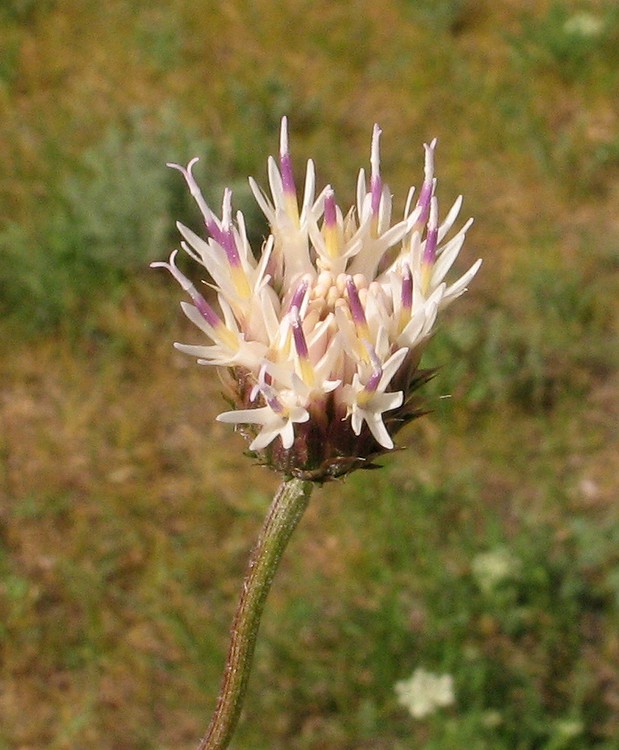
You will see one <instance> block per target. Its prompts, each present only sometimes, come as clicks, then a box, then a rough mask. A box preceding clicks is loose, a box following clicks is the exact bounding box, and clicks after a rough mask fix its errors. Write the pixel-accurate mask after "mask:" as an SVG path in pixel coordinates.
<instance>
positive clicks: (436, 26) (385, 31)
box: [0, 0, 619, 750]
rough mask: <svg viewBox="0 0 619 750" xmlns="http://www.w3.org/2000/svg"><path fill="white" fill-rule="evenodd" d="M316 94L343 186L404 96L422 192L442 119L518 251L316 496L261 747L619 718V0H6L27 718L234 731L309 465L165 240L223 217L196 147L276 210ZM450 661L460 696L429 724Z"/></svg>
mask: <svg viewBox="0 0 619 750" xmlns="http://www.w3.org/2000/svg"><path fill="white" fill-rule="evenodd" d="M283 114H287V115H288V116H289V121H290V130H291V143H292V149H293V157H294V159H295V164H296V168H297V169H298V173H299V175H300V174H301V170H302V168H303V164H304V162H305V160H306V159H307V158H308V157H313V158H315V160H316V162H317V168H318V178H319V185H320V186H322V185H324V184H326V183H327V182H329V183H332V184H333V185H334V186H335V188H336V191H337V193H338V196H340V197H341V200H342V203H343V204H350V203H352V201H353V199H354V185H355V179H356V173H357V170H358V169H359V167H360V166H364V167H367V164H368V160H369V145H370V137H371V129H372V125H373V123H374V122H378V123H380V125H381V127H382V129H383V132H384V135H383V139H382V172H383V176H384V178H385V179H386V180H387V181H388V182H389V184H390V186H391V189H392V191H393V193H394V195H395V203H396V210H398V211H401V210H402V208H403V204H404V199H405V196H406V191H407V189H408V187H409V185H410V184H416V185H419V184H420V182H421V178H422V167H423V151H422V147H421V146H422V143H423V141H427V140H429V139H431V138H432V137H434V136H437V137H438V139H439V148H438V152H437V174H438V178H439V184H438V195H439V200H441V201H442V206H443V209H445V208H446V207H447V206H448V205H450V203H451V201H452V200H453V199H454V198H455V197H456V196H457V195H458V194H459V193H460V192H462V193H463V194H464V196H465V204H464V218H466V217H468V216H469V215H472V216H474V217H475V219H476V223H475V225H474V227H473V229H472V230H471V232H470V234H469V239H468V241H467V244H466V245H465V248H464V250H463V252H462V258H461V259H460V260H459V261H458V264H459V265H458V268H459V269H460V270H461V271H464V270H465V269H466V268H468V266H469V265H470V264H471V263H472V262H473V261H474V260H475V259H476V258H477V257H480V256H481V257H483V258H484V265H483V267H482V270H481V272H480V274H479V277H478V278H477V279H476V280H475V281H474V283H473V284H472V285H471V286H472V288H471V291H470V292H469V293H468V294H467V295H466V296H465V297H464V298H463V299H462V300H460V301H459V302H458V303H457V304H456V305H454V306H453V308H451V309H450V310H449V311H448V313H447V315H446V316H445V318H444V320H443V323H442V326H441V327H440V330H439V332H438V333H437V335H436V336H435V338H434V340H433V341H432V342H431V344H430V346H429V348H428V353H427V358H426V363H427V364H428V365H440V366H441V369H440V371H439V374H438V376H437V377H436V378H435V380H434V381H432V382H431V383H430V384H429V385H428V386H427V387H426V390H425V393H426V398H427V404H428V408H429V409H431V410H432V413H431V414H430V415H429V416H427V417H425V418H424V419H423V420H420V421H418V422H415V423H413V425H411V426H410V427H409V428H408V431H407V432H406V433H404V434H403V435H402V436H401V440H400V442H401V443H402V444H404V445H406V446H408V449H407V450H406V451H402V452H399V453H397V454H395V455H394V456H392V457H389V458H388V459H385V460H384V462H383V463H384V464H385V468H384V469H382V470H381V471H377V472H368V473H366V474H363V475H361V474H358V475H354V476H352V477H350V478H349V479H348V480H346V481H344V482H338V483H334V484H332V485H329V486H326V487H324V488H323V489H321V490H319V491H317V492H316V493H315V495H314V497H313V500H312V503H311V507H310V509H309V511H308V513H307V515H306V517H305V518H304V519H303V522H302V523H301V526H300V528H299V529H298V531H297V533H296V535H295V537H294V539H293V541H292V543H291V546H290V548H289V549H288V551H287V554H286V558H285V560H284V563H283V566H282V569H281V571H280V573H279V574H278V577H277V579H276V581H275V586H274V590H273V592H272V595H271V598H270V601H269V605H268V607H267V613H266V616H265V620H264V622H263V627H262V631H261V637H260V642H259V646H258V651H257V659H256V666H255V670H254V674H253V676H252V678H251V681H250V688H249V697H248V701H247V706H246V709H245V711H244V714H243V719H242V722H241V726H240V729H239V732H238V735H237V737H236V739H235V741H234V743H233V746H232V747H233V748H236V749H237V750H245V749H247V748H251V750H263V749H266V748H270V749H272V750H279V749H282V750H283V748H286V749H287V750H319V749H320V750H321V749H323V748H329V749H330V750H358V749H365V750H407V749H408V748H425V749H426V750H452V749H453V750H456V749H457V750H460V749H461V748H462V747H467V748H469V750H486V749H487V750H503V748H504V749H505V750H508V749H509V750H529V749H531V750H533V749H538V748H539V749H540V750H541V749H543V750H564V749H566V750H567V749H572V748H574V749H581V750H584V749H585V748H599V749H604V750H611V749H614V748H619V627H618V626H619V509H618V506H617V502H616V501H617V487H618V481H617V476H618V474H619V472H618V468H619V457H618V447H619V435H618V424H619V420H618V417H619V399H618V395H619V378H618V376H617V364H618V348H619V347H618V339H619V326H618V322H617V321H618V317H617V312H618V309H619V302H618V299H619V297H618V292H619V219H618V211H617V207H618V205H619V181H618V178H619V7H618V6H617V3H616V1H615V0H590V1H589V2H587V1H585V0H582V1H580V0H573V1H572V0H569V1H568V0H565V2H546V1H545V0H535V1H533V0H522V1H519V0H495V1H494V2H490V0H479V1H474V0H436V1H435V2H432V0H417V1H415V0H384V1H383V2H381V3H378V2H375V1H372V0H351V2H327V1H326V0H315V1H314V2H309V1H308V0H287V1H285V2H281V3H276V2H272V1H271V2H270V1H269V0H229V1H228V2H222V3H220V2H211V1H209V0H203V2H200V1H199V0H167V1H166V2H164V1H163V0H149V1H148V2H145V0H136V1H135V2H129V1H128V0H107V2H105V3H101V2H94V0H62V2H60V0H2V3H1V4H0V153H1V154H2V158H1V159H0V311H1V321H0V373H1V375H0V377H1V383H0V648H1V658H0V749H1V750H38V749H39V748H49V749H50V750H83V749H84V748H97V750H141V749H142V748H143V749H144V750H146V749H147V748H148V750H154V749H158V750H172V748H174V750H181V749H185V748H186V749H187V750H189V749H190V748H193V747H195V745H196V740H197V738H198V737H199V736H200V735H201V733H202V732H203V731H204V729H205V727H206V724H207V722H208V719H209V716H210V712H211V710H212V708H213V706H214V702H215V697H216V693H217V689H218V685H219V679H220V673H221V670H222V666H223V658H224V654H225V650H226V647H227V632H228V627H229V621H230V618H231V615H232V612H233V609H234V606H235V603H236V597H237V592H238V590H239V587H240V581H241V577H242V573H243V569H244V566H245V562H246V558H247V555H248V551H249V548H250V546H251V545H252V543H253V539H254V537H255V535H256V533H257V531H258V528H259V526H260V524H261V521H262V517H263V515H264V513H265V511H266V508H267V506H268V504H269V502H270V497H271V496H272V493H273V490H274V488H275V487H276V485H277V477H276V476H275V475H273V474H271V473H269V472H268V471H266V470H265V469H260V468H258V467H255V466H252V464H251V461H249V460H248V459H247V458H245V457H244V456H243V455H242V453H243V450H244V447H245V446H244V444H243V442H242V439H241V437H240V436H237V435H234V434H232V432H231V431H230V429H229V428H228V427H226V426H223V425H221V424H218V423H215V422H214V421H213V417H214V415H215V414H217V413H218V412H219V411H221V410H222V409H223V406H222V401H221V398H220V396H219V383H218V380H217V377H216V376H215V375H214V374H213V373H210V372H207V371H205V370H204V369H201V368H198V367H196V366H195V365H194V363H193V362H192V361H191V359H189V358H186V357H184V356H182V355H180V354H177V353H176V352H174V350H173V349H172V347H171V343H172V341H173V340H181V341H196V339H197V335H196V334H195V333H194V332H193V331H190V330H189V328H188V325H187V323H186V321H185V322H184V321H183V319H182V316H181V315H180V314H179V312H178V308H177V303H178V299H179V297H180V292H179V291H178V290H177V289H176V288H175V287H174V285H173V284H172V282H171V280H169V279H168V278H165V277H164V275H163V274H160V273H159V274H158V273H155V272H151V271H150V270H149V269H148V267H147V266H148V262H149V261H150V260H152V259H154V258H164V257H166V256H167V255H168V253H169V251H170V250H171V249H172V248H173V247H174V246H175V244H176V242H177V239H176V229H175V226H174V224H175V221H176V219H179V218H180V219H183V220H184V221H186V222H189V223H193V225H194V226H195V225H196V219H197V217H196V215H195V213H194V212H193V209H192V207H191V206H190V204H189V201H188V200H187V197H186V195H185V190H184V187H183V185H182V180H181V179H180V178H179V175H178V174H177V173H175V172H173V171H171V170H168V169H166V168H165V166H164V164H165V162H166V161H180V162H183V163H184V162H187V161H188V160H189V159H190V158H191V157H193V156H195V155H199V156H201V162H200V165H199V167H198V170H197V174H198V176H199V179H200V181H201V183H202V185H203V186H204V189H205V193H206V194H207V195H208V197H209V199H210V200H212V201H213V203H214V204H217V203H218V201H219V200H220V196H221V192H222V190H223V187H224V186H225V185H230V186H231V187H233V189H234V191H235V193H234V195H235V205H236V207H237V208H241V209H243V211H244V212H245V213H246V217H247V222H248V224H249V225H250V227H251V228H252V232H253V233H254V234H253V237H254V239H255V240H256V241H257V242H259V241H260V237H261V236H262V234H263V232H264V231H265V230H264V224H263V220H262V219H261V218H260V216H259V212H258V211H257V209H256V208H255V207H254V206H253V205H252V201H251V200H250V194H249V190H248V187H247V182H246V177H247V175H249V174H251V175H253V176H254V177H256V178H257V179H258V180H259V181H260V182H262V183H263V184H264V183H265V181H266V180H265V175H266V167H265V164H266V157H267V155H268V154H269V153H271V154H273V153H276V150H277V146H278V143H277V141H278V127H279V121H280V118H281V116H282V115H283ZM444 395H450V396H451V398H450V399H443V398H441V396H444ZM506 561H507V562H506ZM493 566H494V567H493ZM497 566H498V567H497ZM488 571H490V573H488ZM493 571H494V573H493ZM497 571H499V572H498V573H497ZM420 666H423V667H424V668H425V669H428V670H430V671H433V672H435V673H439V674H450V675H452V676H453V679H454V686H455V695H456V701H455V703H454V705H452V706H450V707H446V708H442V709H440V710H439V711H438V712H437V713H436V714H434V715H432V716H430V717H428V718H426V719H423V720H415V719H413V717H412V716H411V715H409V714H408V713H407V711H406V709H405V708H404V707H402V706H400V705H398V702H397V698H396V694H395V692H394V684H395V683H396V682H397V681H399V680H403V679H406V678H408V677H409V676H410V674H411V673H412V672H413V670H414V669H416V668H417V667H420Z"/></svg>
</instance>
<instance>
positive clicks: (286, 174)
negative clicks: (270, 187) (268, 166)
mask: <svg viewBox="0 0 619 750" xmlns="http://www.w3.org/2000/svg"><path fill="white" fill-rule="evenodd" d="M279 166H280V170H281V173H282V184H283V186H284V191H285V192H286V193H291V194H293V195H296V193H297V189H296V186H295V184H294V175H293V173H292V159H291V158H290V149H289V148H288V120H287V118H286V117H282V130H281V135H280V141H279Z"/></svg>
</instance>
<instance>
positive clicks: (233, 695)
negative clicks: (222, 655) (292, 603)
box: [198, 479, 312, 750]
mask: <svg viewBox="0 0 619 750" xmlns="http://www.w3.org/2000/svg"><path fill="white" fill-rule="evenodd" d="M311 491H312V484H311V482H304V481H302V480H300V479H289V480H285V481H284V482H282V484H281V485H280V487H279V489H278V491H277V494H276V495H275V497H274V498H273V502H272V504H271V507H270V509H269V513H268V515H267V517H266V520H265V522H264V525H263V527H262V530H261V532H260V536H259V537H258V541H257V542H256V546H255V547H254V549H253V551H252V553H251V556H250V558H249V564H248V566H247V573H246V575H245V580H244V581H243V589H242V591H241V597H240V599H239V604H238V607H237V610H236V614H235V616H234V620H233V622H232V630H231V636H230V647H229V649H228V658H227V660H226V667H225V671H224V676H223V680H222V684H221V690H220V692H219V698H218V700H217V707H216V709H215V713H214V714H213V718H212V719H211V723H210V725H209V728H208V730H207V732H206V734H205V735H204V737H203V739H202V741H201V742H200V745H199V746H198V750H224V748H226V747H228V744H229V742H230V740H231V739H232V735H233V733H234V729H235V727H236V725H237V722H238V720H239V716H240V713H241V708H242V705H243V698H244V697H245V691H246V689H247V680H248V679H249V673H250V670H251V664H252V659H253V655H254V648H255V645H256V636H257V635H258V628H259V626H260V618H261V616H262V611H263V609H264V604H265V602H266V598H267V595H268V593H269V590H270V588H271V583H272V582H273V577H274V575H275V572H276V570H277V566H278V565H279V562H280V560H281V558H282V555H283V553H284V550H285V549H286V545H287V544H288V540H289V539H290V537H291V536H292V532H293V531H294V530H295V528H296V526H297V524H298V522H299V521H300V519H301V516H302V515H303V512H304V511H305V508H306V507H307V504H308V502H309V497H310V494H311Z"/></svg>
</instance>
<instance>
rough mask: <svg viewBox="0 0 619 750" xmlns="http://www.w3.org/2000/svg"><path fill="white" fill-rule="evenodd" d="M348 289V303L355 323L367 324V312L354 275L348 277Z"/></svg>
mask: <svg viewBox="0 0 619 750" xmlns="http://www.w3.org/2000/svg"><path fill="white" fill-rule="evenodd" d="M346 291H347V292H348V304H349V305H350V312H351V314H352V318H353V320H354V321H355V324H357V325H366V320H365V313H364V311H363V306H362V304H361V300H360V299H359V290H358V289H357V285H356V284H355V281H354V279H353V277H352V276H348V278H347V279H346Z"/></svg>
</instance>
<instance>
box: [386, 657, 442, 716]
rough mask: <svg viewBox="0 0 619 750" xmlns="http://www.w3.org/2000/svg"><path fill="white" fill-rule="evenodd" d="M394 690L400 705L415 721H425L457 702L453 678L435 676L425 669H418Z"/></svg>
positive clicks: (397, 683)
mask: <svg viewBox="0 0 619 750" xmlns="http://www.w3.org/2000/svg"><path fill="white" fill-rule="evenodd" d="M394 689H395V692H396V695H397V696H398V703H400V705H402V706H404V707H405V708H406V709H408V711H409V713H410V714H411V716H413V718H415V719H423V718H424V717H426V716H429V715H430V714H433V713H434V712H435V711H436V710H437V709H438V708H443V707H445V706H451V705H452V704H453V703H454V702H455V700H456V696H455V693H454V684H453V677H452V676H451V675H450V674H443V675H438V674H433V673H432V672H427V671H426V670H425V669H423V667H418V668H417V669H416V670H415V671H414V672H413V674H412V676H411V677H410V678H409V679H408V680H402V681H400V682H396V684H395V686H394Z"/></svg>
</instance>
